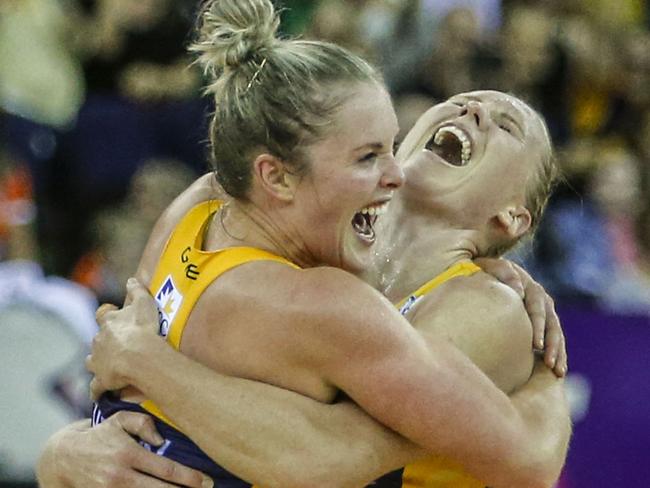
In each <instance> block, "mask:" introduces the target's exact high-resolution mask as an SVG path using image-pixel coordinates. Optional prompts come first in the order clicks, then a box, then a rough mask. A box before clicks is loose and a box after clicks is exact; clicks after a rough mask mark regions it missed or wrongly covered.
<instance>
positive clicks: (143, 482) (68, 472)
mask: <svg viewBox="0 0 650 488" xmlns="http://www.w3.org/2000/svg"><path fill="white" fill-rule="evenodd" d="M131 435H133V436H136V437H138V438H139V439H141V440H143V441H145V442H147V443H148V444H151V445H153V446H157V445H160V444H161V443H162V442H163V439H162V437H161V436H160V434H158V432H157V431H156V429H155V426H154V423H153V420H152V419H151V417H149V416H148V415H145V414H140V413H135V412H125V411H124V412H118V413H117V414H115V415H113V416H111V417H110V418H108V419H106V420H105V421H104V422H102V423H101V424H99V425H98V426H96V427H92V428H91V427H90V426H89V425H86V426H85V427H83V428H81V429H80V428H78V427H73V426H69V427H66V428H65V429H64V430H63V431H61V432H59V433H57V434H56V435H55V436H54V437H53V438H52V439H51V440H50V441H49V442H48V445H47V446H46V449H45V453H44V455H43V457H42V458H41V460H40V462H39V467H38V477H39V482H40V486H43V488H57V487H58V486H65V487H66V488H92V487H111V488H167V487H169V488H171V487H173V486H185V487H191V488H201V487H211V486H213V482H212V480H211V479H210V478H208V477H207V476H205V475H204V474H203V473H201V472H199V471H196V470H194V469H191V468H188V467H186V466H183V465H181V464H178V463H176V462H174V461H172V460H170V459H166V458H164V457H162V456H158V455H156V454H154V453H152V452H150V451H148V450H147V449H145V448H144V447H142V446H141V445H139V444H138V442H137V441H136V440H134V439H133V437H131ZM55 480H56V481H55Z"/></svg>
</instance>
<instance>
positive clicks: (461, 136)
mask: <svg viewBox="0 0 650 488" xmlns="http://www.w3.org/2000/svg"><path fill="white" fill-rule="evenodd" d="M445 134H453V135H454V136H456V138H458V140H459V141H460V143H461V145H462V146H463V149H462V151H461V154H460V157H461V158H462V160H463V165H465V164H467V163H469V160H470V158H471V157H472V144H471V143H470V142H469V139H468V138H467V135H465V132H464V131H463V130H462V129H459V128H458V127H455V126H453V125H446V126H444V127H441V128H440V129H438V131H437V132H436V135H435V137H434V139H433V142H434V143H435V144H436V145H438V146H439V145H441V144H442V142H443V141H444V138H445Z"/></svg>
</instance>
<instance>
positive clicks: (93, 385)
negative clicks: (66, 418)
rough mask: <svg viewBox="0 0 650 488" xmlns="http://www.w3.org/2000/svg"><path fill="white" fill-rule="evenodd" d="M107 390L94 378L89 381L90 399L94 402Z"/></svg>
mask: <svg viewBox="0 0 650 488" xmlns="http://www.w3.org/2000/svg"><path fill="white" fill-rule="evenodd" d="M107 391H108V389H107V388H106V387H105V386H104V385H103V384H102V382H101V381H99V380H98V379H97V378H96V377H94V378H93V379H92V380H90V399H91V400H92V401H94V402H96V401H97V400H98V399H99V397H101V396H102V395H103V394H104V393H105V392H107Z"/></svg>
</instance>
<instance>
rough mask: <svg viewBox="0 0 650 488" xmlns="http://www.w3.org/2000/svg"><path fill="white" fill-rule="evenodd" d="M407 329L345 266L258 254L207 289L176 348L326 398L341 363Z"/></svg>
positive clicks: (379, 349) (399, 337) (390, 344)
mask: <svg viewBox="0 0 650 488" xmlns="http://www.w3.org/2000/svg"><path fill="white" fill-rule="evenodd" d="M407 330H410V333H411V334H413V335H414V336H415V337H417V335H416V334H415V332H414V331H413V330H412V328H411V327H410V326H409V325H408V323H407V322H406V321H405V320H404V319H403V318H402V317H401V316H400V315H399V313H397V311H396V310H395V309H394V307H392V305H391V304H390V303H389V302H388V301H386V300H385V299H384V298H383V297H382V296H381V295H380V294H379V293H378V292H376V291H375V290H373V289H372V288H370V287H369V286H368V285H366V284H365V283H363V282H362V281H360V280H359V279H358V278H356V277H354V276H352V275H350V274H348V273H345V272H344V271H341V270H337V269H332V268H310V269H305V270H299V269H295V268H293V267H290V266H287V265H286V264H283V263H278V262H274V261H256V262H251V263H246V264H244V265H241V266H239V267H237V268H235V269H232V270H230V271H228V272H227V273H225V274H224V275H223V276H221V277H220V278H219V279H218V280H215V281H214V282H213V283H212V284H211V285H210V286H209V287H208V288H207V289H206V290H205V292H204V293H203V294H202V295H201V298H200V299H199V301H198V302H197V304H196V305H195V307H194V308H193V310H192V314H191V315H190V318H189V321H188V324H187V326H186V328H185V332H184V334H183V339H182V344H181V349H182V351H183V352H184V353H186V354H187V355H189V356H190V357H193V358H195V359H197V360H199V361H200V362H203V363H204V364H206V365H207V366H209V367H211V368H213V369H215V370H217V371H221V372H223V373H226V374H230V375H235V376H241V377H245V378H249V379H256V380H259V381H264V382H266V383H270V384H274V385H276V386H281V387H283V388H287V389H291V390H293V391H297V392H300V393H302V394H304V395H307V396H310V397H312V398H315V399H317V400H319V401H324V402H329V401H332V400H333V398H334V396H335V395H336V391H337V387H340V386H341V385H340V382H339V378H340V377H341V376H344V373H343V372H342V371H343V369H346V370H347V371H349V368H351V367H353V365H354V364H359V363H360V362H361V361H362V360H364V359H365V358H367V357H368V356H369V355H371V354H372V355H373V357H377V358H382V359H383V357H384V352H385V351H393V350H395V348H397V347H399V346H400V344H408V340H407V339H406V338H404V337H403V335H404V334H405V333H406V334H408V332H405V331H407ZM416 340H418V339H416ZM400 341H401V343H400ZM419 341H420V343H421V348H422V349H423V350H424V349H425V345H424V342H423V341H422V340H421V339H419Z"/></svg>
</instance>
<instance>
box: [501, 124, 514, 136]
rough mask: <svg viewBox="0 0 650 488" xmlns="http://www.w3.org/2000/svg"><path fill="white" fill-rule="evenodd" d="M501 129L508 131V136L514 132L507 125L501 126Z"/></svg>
mask: <svg viewBox="0 0 650 488" xmlns="http://www.w3.org/2000/svg"><path fill="white" fill-rule="evenodd" d="M499 129H501V130H504V131H506V132H507V133H508V134H512V133H513V130H512V129H511V128H510V126H508V125H507V124H499Z"/></svg>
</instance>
